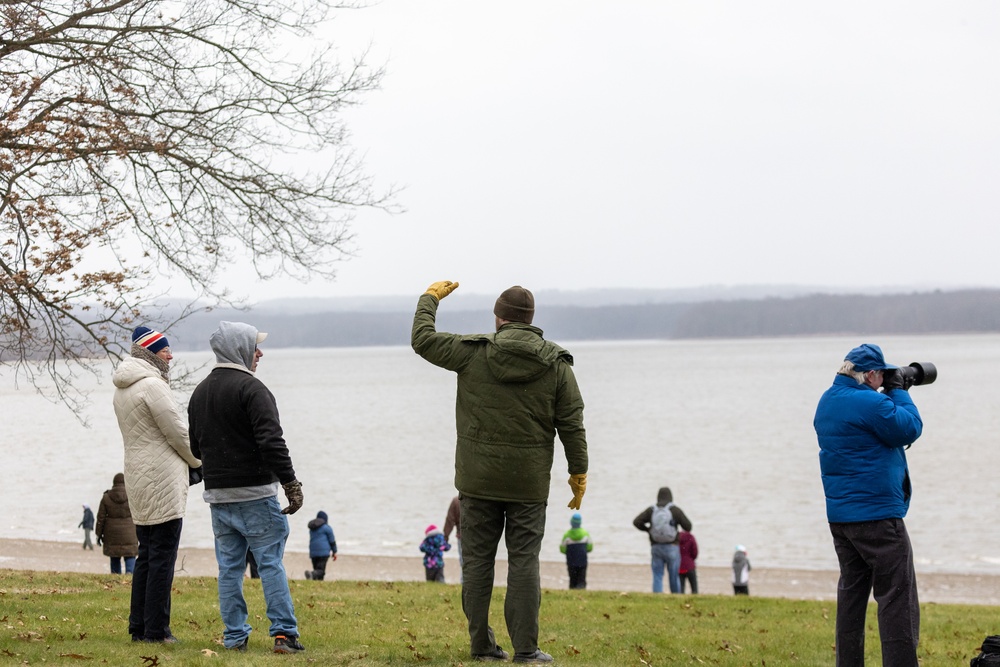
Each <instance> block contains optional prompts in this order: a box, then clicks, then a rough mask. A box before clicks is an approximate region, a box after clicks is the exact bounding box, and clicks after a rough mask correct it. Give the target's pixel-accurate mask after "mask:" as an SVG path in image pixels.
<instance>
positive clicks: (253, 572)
mask: <svg viewBox="0 0 1000 667" xmlns="http://www.w3.org/2000/svg"><path fill="white" fill-rule="evenodd" d="M247 565H249V566H250V578H251V579H260V571H259V570H258V569H257V559H256V558H254V557H253V552H252V551H250V550H249V549H247Z"/></svg>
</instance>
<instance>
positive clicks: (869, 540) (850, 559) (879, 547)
mask: <svg viewBox="0 0 1000 667" xmlns="http://www.w3.org/2000/svg"><path fill="white" fill-rule="evenodd" d="M830 533H831V534H832V535H833V545H834V547H835V548H836V550H837V558H838V559H839V560H840V583H839V584H838V586H837V667H862V666H863V665H864V664H865V614H866V613H867V610H868V597H869V595H871V593H872V591H873V590H874V594H875V601H876V602H877V603H878V631H879V638H880V639H881V640H882V665H883V667H917V641H918V640H919V638H920V605H919V603H918V601H917V578H916V574H915V573H914V571H913V549H912V548H911V547H910V536H909V535H908V534H907V532H906V526H905V525H903V520H902V519H882V520H880V521H863V522H861V523H831V524H830Z"/></svg>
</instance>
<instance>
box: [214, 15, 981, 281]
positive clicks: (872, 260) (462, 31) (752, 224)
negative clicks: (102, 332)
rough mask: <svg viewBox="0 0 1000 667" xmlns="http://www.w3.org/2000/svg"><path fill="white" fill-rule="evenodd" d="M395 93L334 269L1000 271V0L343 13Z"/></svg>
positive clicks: (752, 273) (339, 33)
mask: <svg viewBox="0 0 1000 667" xmlns="http://www.w3.org/2000/svg"><path fill="white" fill-rule="evenodd" d="M330 37H331V38H332V39H333V40H334V41H335V42H337V43H338V44H340V45H342V47H343V51H342V54H343V55H344V56H345V57H348V56H350V55H351V54H352V53H356V52H357V51H359V50H360V48H361V47H362V46H363V45H365V44H367V43H368V42H369V41H370V42H371V44H372V51H371V55H370V56H369V57H370V58H371V59H373V62H376V63H379V62H381V63H384V64H385V65H386V69H387V74H386V77H385V79H384V81H383V89H382V90H381V91H380V92H377V93H374V94H372V95H370V96H369V97H367V99H366V100H365V102H364V103H363V105H362V106H360V107H357V108H356V109H352V110H351V111H350V112H349V113H350V115H349V120H350V126H351V128H352V131H353V138H352V144H353V145H354V147H355V148H357V149H358V150H359V151H361V152H363V153H365V154H366V159H365V162H366V164H367V168H368V170H369V171H370V172H371V173H372V174H373V175H374V176H375V178H376V182H377V183H378V184H379V185H380V186H381V187H386V186H388V185H389V184H396V185H399V186H402V187H404V188H405V189H404V190H403V191H402V192H401V193H400V195H399V198H398V203H399V205H401V206H402V207H404V208H405V209H406V212H405V213H402V214H399V215H395V216H391V215H388V214H385V213H382V212H377V211H370V212H362V213H361V214H360V215H359V216H358V217H357V219H356V221H355V223H354V226H353V229H354V232H355V234H356V246H357V256H356V257H355V258H354V259H352V260H350V261H349V262H347V263H344V264H342V265H341V268H340V273H339V277H338V279H337V280H336V281H334V282H329V283H317V282H313V283H309V284H305V285H303V284H300V283H289V282H282V281H272V282H270V283H259V282H253V281H251V280H249V279H246V278H242V279H240V278H238V277H239V276H240V275H241V273H240V272H239V271H233V272H231V274H230V275H232V276H234V277H237V279H239V280H241V281H242V282H239V283H237V284H234V285H233V287H234V289H236V290H237V291H238V292H240V291H242V292H245V293H246V294H248V295H250V296H251V297H252V298H254V299H266V298H274V297H279V296H356V295H379V294H392V295H397V294H402V295H406V294H413V293H419V292H422V291H423V289H424V288H425V287H426V286H427V284H428V283H430V282H432V281H434V280H442V279H450V280H458V281H460V282H461V283H462V286H463V290H467V291H471V292H477V293H489V294H492V293H496V292H498V291H500V290H502V289H504V288H505V287H508V286H509V285H511V284H514V283H519V284H523V285H525V286H527V287H529V288H532V289H535V290H540V289H562V290H576V289H586V288H594V287H655V288H671V287H695V286H702V285H749V284H776V283H777V284H796V285H816V286H823V285H842V286H844V287H845V288H851V287H860V286H872V285H887V286H893V285H921V286H927V287H940V288H950V287H960V286H991V287H998V286H1000V272H998V271H997V265H998V264H1000V141H998V135H1000V3H997V2H993V1H992V0H990V1H986V0H984V1H979V2H964V1H956V2H941V1H938V2H926V1H913V0H907V1H905V2H904V1H899V2H870V1H864V2H843V1H841V2H835V3H833V2H823V3H819V2H801V1H800V0H789V1H785V2H771V1H760V0H755V1H754V2H746V1H745V0H733V1H724V2H712V1H704V0H697V1H695V0H692V1H689V2H669V1H666V0H658V1H652V0H650V1H628V0H625V1H614V2H612V1H611V0H608V1H605V2H587V1H582V0H560V1H550V0H545V1H540V0H532V1H530V2H529V1H520V0H517V1H513V2H511V1H508V2H503V3H497V2H469V1H468V0H462V1H448V2H414V0H383V2H381V4H379V5H377V6H374V7H371V8H367V9H364V10H358V11H350V12H343V13H340V14H338V18H337V19H336V20H335V21H334V23H333V26H332V30H331V33H330Z"/></svg>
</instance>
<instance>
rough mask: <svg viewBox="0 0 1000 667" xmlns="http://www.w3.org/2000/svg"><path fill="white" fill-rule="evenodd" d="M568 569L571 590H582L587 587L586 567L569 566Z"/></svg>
mask: <svg viewBox="0 0 1000 667" xmlns="http://www.w3.org/2000/svg"><path fill="white" fill-rule="evenodd" d="M566 569H567V570H568V571H569V587H570V589H577V588H580V589H582V588H586V587H587V566H586V565H567V566H566Z"/></svg>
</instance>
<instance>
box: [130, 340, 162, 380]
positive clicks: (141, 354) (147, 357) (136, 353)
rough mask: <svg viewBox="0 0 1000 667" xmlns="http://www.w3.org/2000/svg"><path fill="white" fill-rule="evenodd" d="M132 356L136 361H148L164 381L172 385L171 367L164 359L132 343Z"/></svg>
mask: <svg viewBox="0 0 1000 667" xmlns="http://www.w3.org/2000/svg"><path fill="white" fill-rule="evenodd" d="M132 356H133V357H135V358H136V359H142V360H143V361H148V362H149V363H151V364H153V366H154V367H156V369H157V370H158V371H160V375H161V376H162V377H163V381H164V382H166V383H167V384H170V366H169V365H168V364H167V362H165V361H164V360H163V359H160V358H159V357H158V356H156V355H155V354H153V353H152V352H150V351H149V350H147V349H146V348H144V347H143V346H142V345H138V344H136V343H132Z"/></svg>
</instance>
